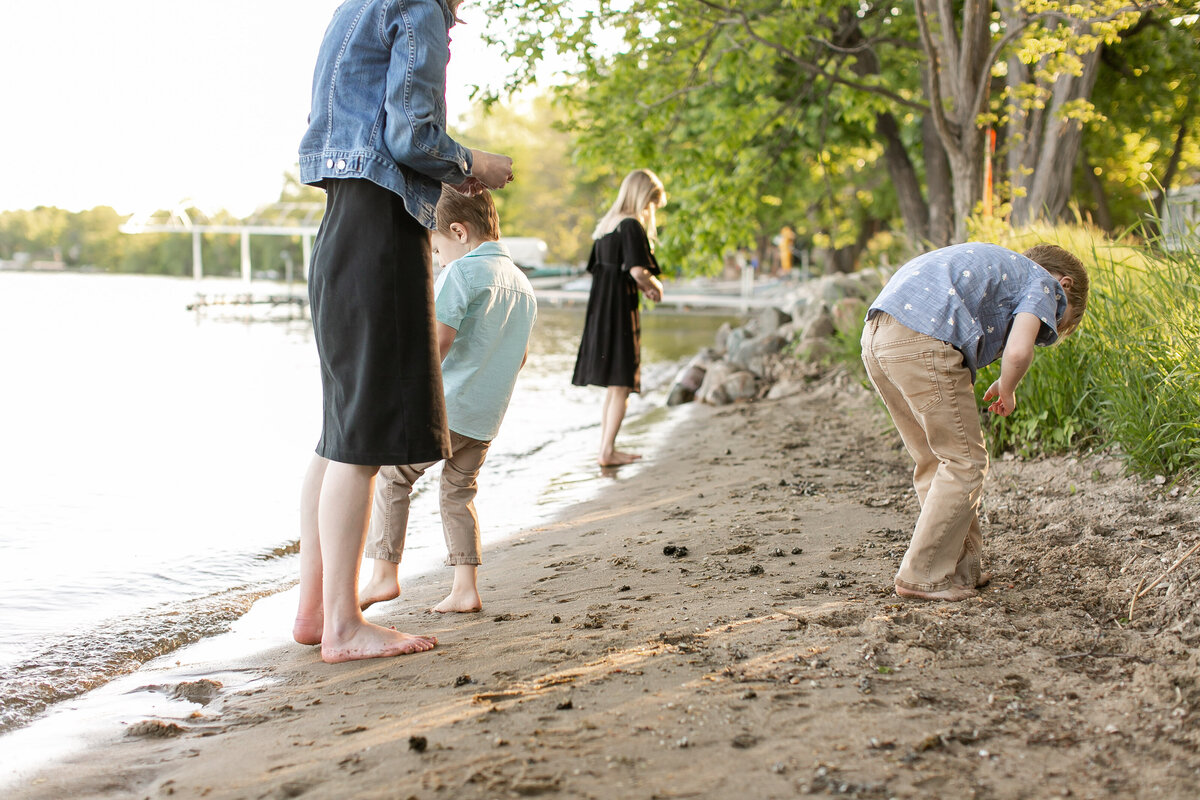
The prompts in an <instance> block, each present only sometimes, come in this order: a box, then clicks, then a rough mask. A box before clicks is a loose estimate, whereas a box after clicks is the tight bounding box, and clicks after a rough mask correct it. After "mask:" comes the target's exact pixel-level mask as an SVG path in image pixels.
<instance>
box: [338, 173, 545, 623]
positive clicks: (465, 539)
mask: <svg viewBox="0 0 1200 800" xmlns="http://www.w3.org/2000/svg"><path fill="white" fill-rule="evenodd" d="M499 239H500V219H499V216H498V215H497V214H496V206H495V205H494V204H493V202H492V198H491V195H490V194H488V193H487V192H486V191H484V192H482V193H481V194H478V195H476V196H474V197H468V196H466V195H463V194H460V193H458V192H456V191H454V190H453V189H451V188H449V187H443V189H442V196H441V199H440V200H439V201H438V205H437V230H435V231H433V233H432V244H433V252H434V254H435V255H436V256H437V259H438V261H439V263H440V264H441V265H442V267H443V269H442V272H441V274H440V275H439V276H438V279H437V283H436V284H435V286H434V305H435V307H436V310H437V320H438V324H437V332H438V349H439V351H440V354H441V358H442V388H443V391H444V392H445V395H446V416H447V421H448V423H449V427H450V445H451V448H452V449H453V453H454V454H453V455H452V456H450V458H448V459H446V462H445V465H444V466H443V468H442V482H441V513H442V532H443V534H444V535H445V537H446V548H447V550H448V551H449V557H448V561H449V563H450V565H451V566H453V567H454V584H453V587H452V588H451V590H450V595H449V596H448V597H446V599H445V600H443V601H442V602H440V603H438V604H437V605H436V606H434V608H433V610H434V611H440V612H449V611H461V612H471V611H479V610H480V609H481V608H482V607H483V604H482V601H481V600H480V598H479V589H478V585H477V573H478V569H479V565H480V564H481V563H482V559H481V548H480V543H479V517H478V516H477V515H476V513H475V493H476V491H477V489H478V484H477V483H476V478H477V477H478V475H479V470H480V468H481V467H482V466H483V461H484V458H485V457H486V456H487V450H488V446H489V445H490V444H491V441H492V439H493V438H495V436H496V434H497V432H499V430H500V422H501V420H502V419H504V412H505V411H506V410H507V409H508V401H509V399H510V398H511V397H512V391H513V386H514V385H515V384H516V382H517V373H518V372H519V371H520V369H521V367H522V366H524V365H525V358H526V356H527V355H528V347H529V336H530V333H531V332H532V331H533V323H534V320H535V319H536V318H537V300H536V299H535V298H534V295H533V287H532V286H531V285H530V283H529V279H528V278H526V277H525V274H524V273H523V272H521V270H520V269H518V268H517V265H516V264H514V263H513V260H512V258H511V257H510V256H509V254H508V250H507V249H506V248H505V247H504V245H503V244H501V243H500V241H499ZM436 463H437V462H436V461H431V462H428V463H425V464H406V465H396V466H385V467H382V468H381V469H380V470H379V477H378V478H377V480H376V482H375V500H374V508H373V510H372V513H371V527H370V532H369V534H368V535H367V545H366V550H365V552H364V555H365V556H366V557H367V558H372V559H375V565H374V567H373V570H372V574H371V579H370V581H369V582H368V584H367V585H366V587H364V588H363V589H362V591H360V592H359V603H360V605H361V607H362V608H364V609H365V608H367V607H368V606H370V605H372V604H373V603H378V602H381V601H383V600H391V599H394V598H396V597H399V596H400V583H399V579H398V575H397V573H398V571H399V565H400V558H401V555H402V554H403V552H404V537H405V533H406V530H407V528H408V508H409V496H410V495H411V493H412V486H413V483H414V482H415V481H416V480H417V479H418V478H419V477H421V475H422V474H424V472H425V471H426V470H427V469H429V468H430V467H431V466H433V465H434V464H436Z"/></svg>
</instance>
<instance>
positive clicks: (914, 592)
mask: <svg viewBox="0 0 1200 800" xmlns="http://www.w3.org/2000/svg"><path fill="white" fill-rule="evenodd" d="M896 594H898V595H900V596H901V597H913V598H917V599H919V600H946V601H949V602H951V603H956V602H958V601H959V600H968V599H970V598H972V597H975V596H976V595H978V594H979V592H977V591H975V590H974V589H968V588H966V587H965V586H951V587H950V588H948V589H942V590H941V591H937V592H922V591H921V590H919V589H906V588H904V587H903V586H897V587H896Z"/></svg>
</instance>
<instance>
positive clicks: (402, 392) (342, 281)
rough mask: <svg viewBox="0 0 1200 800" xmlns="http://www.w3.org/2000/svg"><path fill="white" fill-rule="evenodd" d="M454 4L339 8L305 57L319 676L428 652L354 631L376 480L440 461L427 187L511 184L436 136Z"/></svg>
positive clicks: (488, 160)
mask: <svg viewBox="0 0 1200 800" xmlns="http://www.w3.org/2000/svg"><path fill="white" fill-rule="evenodd" d="M459 2H460V0H445V2H443V0H348V1H347V2H344V3H343V4H342V5H341V6H339V7H338V9H337V10H336V11H335V12H334V15H333V20H332V22H330V24H329V28H328V29H327V30H326V32H325V37H324V40H323V41H322V43H321V49H320V52H319V53H318V56H317V66H316V71H315V75H314V77H313V97H312V112H311V114H310V115H309V127H308V131H307V132H306V133H305V134H304V138H303V140H302V141H301V143H300V177H301V180H302V181H303V182H304V183H306V184H311V185H314V186H320V187H322V188H323V189H325V191H326V195H327V205H326V210H325V217H324V219H323V220H322V222H321V228H320V231H319V232H318V234H317V238H316V242H315V243H314V246H313V256H312V265H311V268H310V271H309V284H308V285H309V304H310V308H311V311H312V320H313V331H314V338H315V339H316V343H317V353H318V356H319V358H320V363H321V386H322V394H323V399H324V411H323V420H322V428H321V439H320V442H319V443H318V445H317V449H316V456H315V457H314V458H313V461H312V464H311V465H310V466H309V469H308V472H307V474H306V475H305V478H304V485H303V488H302V492H301V509H300V604H299V610H298V612H297V615H296V622H295V626H294V628H293V636H294V638H295V639H296V641H298V642H300V643H302V644H320V645H321V657H322V658H323V659H324V660H325V661H329V662H335V661H349V660H353V659H361V658H375V657H380V656H394V655H400V654H402V653H411V652H418V651H422V650H429V649H430V648H432V647H433V646H434V645H435V643H436V640H435V639H434V638H432V637H424V636H412V635H409V634H406V633H401V632H399V631H396V630H393V629H390V628H383V627H380V626H378V625H372V624H370V623H368V622H367V621H366V620H365V619H364V618H363V616H362V612H361V611H360V610H359V607H358V595H357V585H356V584H357V580H358V569H359V561H360V558H361V555H362V549H363V536H364V532H365V530H366V522H367V515H368V513H369V501H370V497H371V492H370V484H371V480H372V478H373V477H374V475H375V473H376V472H377V471H378V469H379V467H380V466H381V465H383V464H415V463H421V462H427V461H437V460H440V459H442V458H446V457H448V456H449V455H450V449H449V432H448V430H447V428H446V410H445V402H444V400H443V398H442V380H441V368H440V365H439V359H438V354H437V347H436V340H435V338H434V333H433V323H434V311H433V283H432V273H431V269H432V254H431V251H430V244H429V229H431V228H433V227H435V226H436V220H435V216H434V212H435V208H436V205H437V200H438V196H439V195H440V193H441V185H442V183H448V184H451V185H455V186H457V187H458V188H459V190H460V191H463V192H465V193H468V194H473V193H477V192H478V191H479V190H480V189H481V188H482V187H487V188H493V189H498V188H501V187H503V186H504V185H505V184H506V183H508V182H509V181H511V180H512V159H510V158H508V157H506V156H500V155H494V154H492V153H485V152H482V151H476V150H468V149H467V148H464V147H462V146H461V145H459V144H458V143H457V142H455V141H454V140H453V139H451V138H450V137H449V135H448V134H447V133H446V107H445V104H446V100H445V96H446V62H447V60H448V59H449V56H450V52H449V44H450V38H449V30H450V28H451V26H453V25H454V23H455V21H456V20H455V15H454V12H455V9H456V8H457V7H458V4H459Z"/></svg>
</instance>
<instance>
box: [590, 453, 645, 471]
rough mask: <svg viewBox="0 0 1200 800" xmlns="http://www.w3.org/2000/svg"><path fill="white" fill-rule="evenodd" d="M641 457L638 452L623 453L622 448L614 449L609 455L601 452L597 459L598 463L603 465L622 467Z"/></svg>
mask: <svg viewBox="0 0 1200 800" xmlns="http://www.w3.org/2000/svg"><path fill="white" fill-rule="evenodd" d="M639 458H641V456H640V455H638V454H637V453H622V452H621V451H620V450H613V451H612V452H611V453H609V454H608V455H605V454H604V453H601V454H600V457H599V458H597V459H596V463H597V464H599V465H600V466H602V467H620V466H623V465H625V464H632V463H633V462H635V461H637V460H638V459H639Z"/></svg>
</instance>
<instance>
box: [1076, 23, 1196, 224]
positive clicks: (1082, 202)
mask: <svg viewBox="0 0 1200 800" xmlns="http://www.w3.org/2000/svg"><path fill="white" fill-rule="evenodd" d="M1104 64H1105V67H1106V68H1105V69H1104V70H1102V71H1101V73H1100V76H1099V78H1098V79H1097V82H1096V91H1095V94H1094V97H1093V102H1094V104H1095V108H1096V110H1097V112H1098V113H1099V115H1100V117H1099V119H1097V120H1096V121H1094V122H1089V123H1088V125H1087V127H1086V133H1085V141H1084V147H1085V153H1086V158H1085V159H1083V160H1081V163H1080V165H1079V168H1078V171H1077V173H1076V192H1077V197H1078V198H1079V206H1080V207H1081V208H1082V209H1083V210H1084V211H1085V212H1087V213H1088V214H1090V215H1092V216H1093V218H1095V219H1097V220H1098V221H1100V220H1101V218H1104V219H1103V222H1104V224H1105V225H1108V226H1110V227H1112V228H1116V229H1120V228H1126V227H1129V226H1132V225H1134V224H1135V223H1136V222H1137V221H1138V220H1139V219H1140V217H1141V216H1142V215H1143V214H1144V213H1145V211H1146V203H1145V200H1144V198H1143V194H1144V193H1145V192H1147V191H1153V190H1155V189H1157V188H1158V185H1159V184H1160V183H1161V182H1162V181H1163V180H1164V176H1165V175H1166V173H1167V169H1168V165H1169V163H1170V161H1171V159H1172V158H1173V157H1176V158H1178V163H1177V165H1176V167H1175V169H1176V175H1175V180H1174V182H1173V184H1172V185H1176V186H1177V185H1181V184H1182V185H1188V184H1194V183H1196V182H1200V136H1197V135H1196V134H1197V131H1198V130H1200V126H1198V125H1197V120H1200V15H1196V14H1195V12H1194V11H1193V14H1192V16H1190V17H1188V16H1185V15H1173V14H1172V13H1171V12H1170V9H1168V10H1165V11H1164V12H1162V13H1158V14H1155V15H1153V16H1151V15H1147V18H1146V21H1145V22H1144V23H1143V24H1142V25H1139V26H1138V27H1137V28H1135V29H1134V30H1133V31H1131V32H1130V34H1129V35H1128V36H1126V37H1125V38H1124V39H1123V40H1122V41H1121V42H1120V43H1119V44H1117V45H1115V46H1113V47H1110V48H1109V49H1108V50H1106V51H1105V59H1104ZM1181 130H1182V131H1183V132H1184V136H1183V138H1182V140H1181V141H1178V142H1177V140H1178V137H1179V135H1180V132H1181ZM1189 133H1190V135H1188V134H1189ZM1177 145H1178V149H1179V153H1178V154H1176V149H1177ZM1085 170H1086V171H1090V172H1091V173H1092V175H1091V176H1088V175H1086V174H1085ZM1093 176H1094V177H1093ZM1103 206H1106V208H1104V207H1103Z"/></svg>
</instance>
